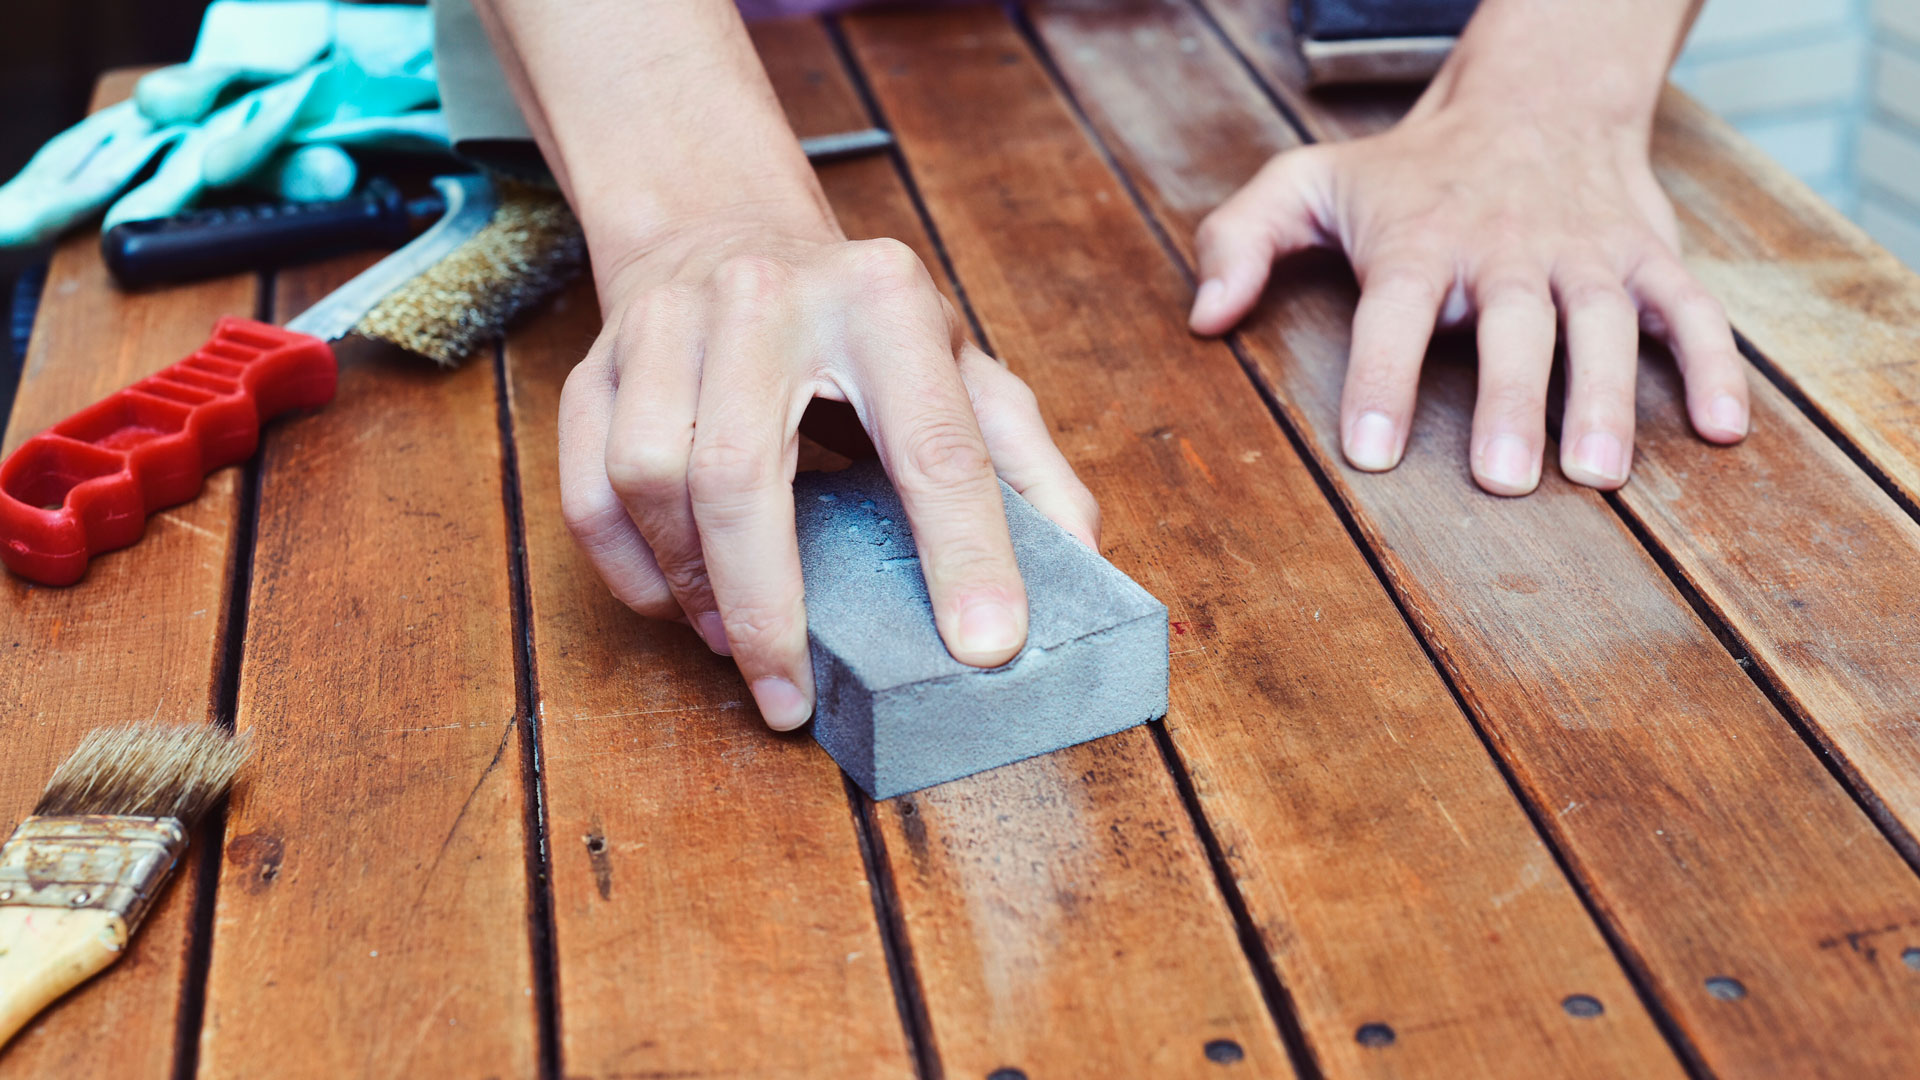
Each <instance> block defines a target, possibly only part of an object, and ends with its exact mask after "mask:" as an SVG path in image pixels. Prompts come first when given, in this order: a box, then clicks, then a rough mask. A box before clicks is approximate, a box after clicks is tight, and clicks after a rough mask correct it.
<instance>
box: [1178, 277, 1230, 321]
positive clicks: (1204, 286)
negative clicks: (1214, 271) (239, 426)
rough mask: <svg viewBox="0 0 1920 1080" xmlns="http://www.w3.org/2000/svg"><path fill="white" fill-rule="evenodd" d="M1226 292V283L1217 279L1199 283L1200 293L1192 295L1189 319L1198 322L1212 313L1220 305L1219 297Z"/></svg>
mask: <svg viewBox="0 0 1920 1080" xmlns="http://www.w3.org/2000/svg"><path fill="white" fill-rule="evenodd" d="M1226 291H1227V283H1226V282H1224V281H1221V280H1220V279H1219V278H1208V279H1207V280H1205V281H1203V282H1201V283H1200V291H1199V292H1197V293H1194V294H1193V314H1192V315H1190V316H1188V318H1189V319H1192V320H1195V321H1197V320H1199V319H1200V318H1201V317H1202V316H1204V315H1210V314H1212V313H1213V309H1214V308H1216V307H1218V306H1219V304H1220V297H1221V295H1222V294H1224V293H1225V292H1226Z"/></svg>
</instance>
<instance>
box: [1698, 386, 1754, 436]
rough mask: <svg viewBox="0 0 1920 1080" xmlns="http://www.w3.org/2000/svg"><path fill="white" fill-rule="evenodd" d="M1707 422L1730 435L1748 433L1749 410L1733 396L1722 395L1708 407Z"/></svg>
mask: <svg viewBox="0 0 1920 1080" xmlns="http://www.w3.org/2000/svg"><path fill="white" fill-rule="evenodd" d="M1707 422H1708V423H1710V424H1712V425H1713V426H1714V428H1716V429H1717V430H1719V431H1724V432H1726V433H1727V434H1728V435H1745V434H1746V433H1747V408H1746V406H1744V405H1742V404H1740V399H1738V398H1736V397H1734V396H1733V395H1732V394H1721V395H1720V396H1719V397H1717V398H1714V399H1713V404H1711V405H1708V406H1707Z"/></svg>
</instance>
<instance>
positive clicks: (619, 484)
mask: <svg viewBox="0 0 1920 1080" xmlns="http://www.w3.org/2000/svg"><path fill="white" fill-rule="evenodd" d="M606 468H607V483H608V485H610V486H611V487H612V488H613V491H614V494H616V495H618V496H620V498H622V499H647V498H651V497H653V496H656V495H660V494H663V493H665V492H667V491H669V490H672V489H676V488H678V487H680V486H681V485H683V484H685V483H686V476H687V453H686V451H685V449H684V448H681V447H679V446H676V445H675V444H674V443H673V442H670V441H668V440H666V439H663V438H659V437H657V436H651V435H644V436H635V437H631V438H626V439H615V440H614V442H613V443H612V444H611V445H609V446H608V447H607V458H606Z"/></svg>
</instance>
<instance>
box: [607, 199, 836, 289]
mask: <svg viewBox="0 0 1920 1080" xmlns="http://www.w3.org/2000/svg"><path fill="white" fill-rule="evenodd" d="M582 224H583V226H584V228H585V231H586V235H587V250H588V253H589V255H590V257H591V259H592V263H593V275H594V284H595V285H596V287H597V288H598V289H599V292H600V296H601V303H602V306H607V305H610V304H612V303H613V302H615V301H616V300H618V299H620V298H622V297H626V296H629V295H632V294H634V293H636V292H638V291H640V290H643V289H646V288H650V287H653V286H657V285H661V284H665V283H666V282H669V281H673V280H675V279H679V278H684V277H688V276H696V275H699V274H701V273H702V272H703V271H706V270H710V269H712V268H713V267H714V266H716V265H718V264H719V263H721V262H724V261H725V260H726V259H727V258H729V257H731V256H734V255H741V254H747V253H750V252H763V253H764V252H780V251H791V250H796V249H801V248H806V247H812V246H816V245H819V244H830V243H836V242H839V241H841V240H844V239H846V236H845V234H844V233H842V232H841V231H840V225H839V223H838V222H837V221H836V220H835V219H834V217H833V214H832V211H831V210H829V209H828V208H827V206H826V202H825V199H824V198H822V199H820V201H819V202H818V203H811V202H808V201H805V200H793V199H778V200H768V199H759V200H747V201H735V202H729V203H727V204H725V205H719V206H707V207H703V208H701V209H700V210H698V211H685V212H677V213H674V212H669V213H654V214H637V215H634V218H633V219H632V220H628V221H618V222H608V221H603V222H601V223H600V224H599V227H598V228H596V227H595V226H593V225H588V224H586V222H585V220H584V219H583V221H582Z"/></svg>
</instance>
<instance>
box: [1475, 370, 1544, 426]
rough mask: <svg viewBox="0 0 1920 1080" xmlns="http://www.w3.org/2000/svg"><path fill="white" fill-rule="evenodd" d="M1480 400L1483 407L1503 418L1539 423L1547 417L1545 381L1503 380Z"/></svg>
mask: <svg viewBox="0 0 1920 1080" xmlns="http://www.w3.org/2000/svg"><path fill="white" fill-rule="evenodd" d="M1480 398H1481V402H1480V403H1481V405H1482V406H1484V407H1485V408H1487V409H1489V410H1491V411H1492V412H1494V413H1496V414H1498V415H1501V416H1507V417H1518V418H1521V419H1524V420H1529V421H1537V420H1540V419H1542V418H1543V417H1544V416H1545V415H1546V410H1547V394H1546V385H1545V382H1544V380H1539V381H1536V380H1532V379H1503V380H1501V381H1499V382H1496V383H1493V384H1491V385H1489V386H1488V387H1487V388H1486V390H1485V391H1483V392H1482V393H1481V395H1480Z"/></svg>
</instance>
